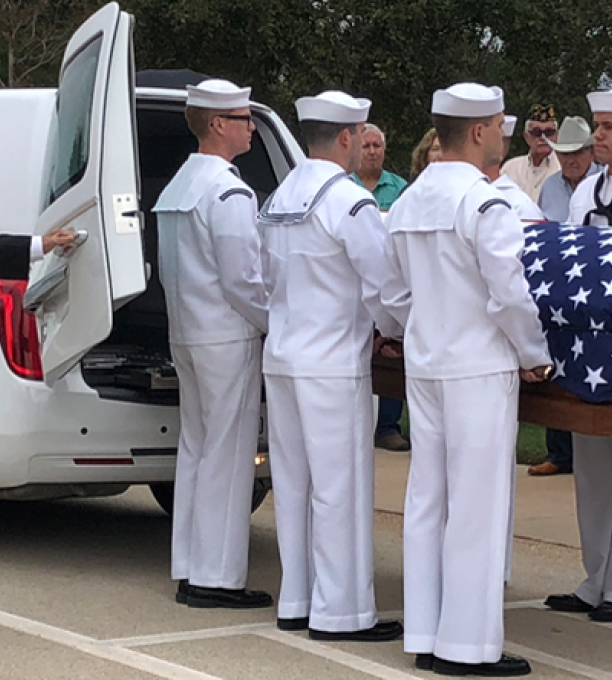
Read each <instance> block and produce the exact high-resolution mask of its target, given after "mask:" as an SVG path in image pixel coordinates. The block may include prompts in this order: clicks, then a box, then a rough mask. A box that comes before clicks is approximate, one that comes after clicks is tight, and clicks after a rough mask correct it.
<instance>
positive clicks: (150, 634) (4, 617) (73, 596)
mask: <svg viewBox="0 0 612 680" xmlns="http://www.w3.org/2000/svg"><path fill="white" fill-rule="evenodd" d="M406 460H407V459H406V458H405V457H399V456H397V457H393V456H383V455H381V456H379V460H378V462H377V468H378V473H377V474H378V480H377V481H378V488H377V506H378V507H379V508H381V507H384V508H385V511H379V512H377V514H376V534H375V535H376V588H377V602H378V607H379V612H380V614H381V616H395V615H401V611H400V610H401V608H402V571H401V569H402V555H401V551H402V541H401V538H402V527H401V524H402V518H401V515H400V514H398V513H399V511H401V495H402V488H401V484H399V483H397V482H396V483H395V485H393V484H391V482H389V483H386V482H385V479H386V477H385V475H387V476H389V478H392V479H398V478H400V477H401V474H403V473H404V472H405V471H406V470H407V465H406ZM529 483H531V482H529ZM526 484H527V483H526V482H525V483H520V484H519V487H520V489H523V491H521V493H520V494H519V504H518V507H517V517H518V518H519V522H517V526H518V525H519V524H520V522H521V521H530V522H532V524H533V516H534V514H537V513H534V512H533V511H530V510H529V509H528V508H527V505H528V503H532V502H533V498H532V499H531V501H528V500H524V502H523V503H521V499H527V498H528V497H529V494H527V493H526V492H525V490H524V489H525V486H526ZM555 484H556V487H555ZM569 485H571V479H566V480H560V481H557V482H552V484H550V483H548V482H544V483H543V484H542V485H541V486H540V487H533V486H531V487H530V488H532V489H534V488H535V489H536V491H534V492H533V496H534V498H535V497H537V498H538V499H539V503H540V507H539V512H541V514H542V516H543V520H546V519H547V507H546V490H547V489H551V488H552V489H553V491H554V490H555V489H556V488H557V487H558V488H559V489H561V490H563V488H565V487H568V486H569ZM570 488H571V487H570ZM551 493H552V492H551ZM553 495H554V494H553ZM570 505H571V503H570ZM566 506H567V507H569V506H568V505H567V503H566ZM548 514H550V512H548ZM572 522H574V523H575V519H574V518H571V519H570V520H569V523H570V524H571V523H572ZM566 523H567V522H566ZM557 524H559V522H558V521H557ZM529 526H531V525H529ZM0 527H1V528H0V566H1V575H2V576H1V579H0V649H1V650H2V653H1V654H0V680H13V679H14V680H64V679H66V680H81V679H83V680H85V679H87V680H90V679H91V678H96V680H106V679H107V678H112V679H115V678H117V679H121V680H132V679H134V680H145V679H154V678H168V679H173V680H258V679H260V678H261V679H264V678H265V679H266V680H277V679H278V680H307V679H308V680H311V679H312V678H316V679H317V680H345V679H346V680H348V679H349V678H350V679H351V680H367V679H371V678H380V679H381V680H400V679H401V680H411V679H413V678H427V677H441V676H434V675H433V674H431V673H427V672H422V671H415V670H414V668H413V657H412V656H410V655H407V654H404V652H403V650H402V643H401V641H397V642H392V643H384V644H369V645H368V644H355V643H344V644H322V643H316V642H312V641H310V640H309V639H308V637H307V635H306V634H305V633H297V634H296V633H293V634H290V633H282V632H280V631H278V630H277V629H276V626H275V620H276V619H275V617H276V613H275V611H274V609H266V610H255V611H247V612H237V611H226V610H193V609H189V608H187V607H184V606H180V605H177V604H175V602H174V585H173V584H172V583H171V581H170V580H169V576H168V574H169V545H170V521H169V519H168V518H167V517H166V516H165V515H164V513H163V512H162V511H161V510H160V509H159V508H158V506H157V505H156V503H155V501H154V500H153V498H152V496H151V495H150V493H149V491H148V489H147V488H133V489H131V490H130V491H128V492H127V493H126V494H124V495H123V496H121V497H117V498H111V499H100V500H71V501H60V502H53V503H0ZM536 529H537V527H536ZM545 529H546V525H545V524H544V530H541V529H537V531H536V530H534V532H532V533H534V534H535V538H534V537H532V536H528V537H527V538H518V539H517V540H516V543H515V560H514V573H513V578H512V581H511V583H510V585H509V587H508V589H507V592H506V600H507V607H506V639H507V644H506V650H507V651H509V652H515V653H519V654H522V655H524V656H526V657H528V658H529V659H530V660H531V662H532V666H533V670H534V672H533V674H532V676H531V677H532V678H538V679H539V678H542V679H547V680H548V679H550V680H553V679H558V680H561V679H566V678H567V679H570V678H592V679H594V680H612V626H611V625H602V624H596V623H593V622H591V621H589V620H588V619H587V618H586V617H585V616H584V615H562V614H557V613H553V612H549V611H545V610H544V609H543V607H542V605H541V602H542V599H543V598H544V597H545V596H546V595H547V594H549V593H550V592H570V591H571V590H572V588H573V587H574V586H575V585H576V584H577V583H578V582H579V580H580V579H581V578H582V568H581V564H580V552H579V550H578V549H577V548H576V546H575V545H573V544H572V542H575V538H574V536H575V527H574V526H569V528H568V532H567V533H568V536H569V537H570V538H569V539H568V540H567V541H565V542H564V541H563V540H559V538H563V537H562V535H561V533H562V532H561V531H560V530H559V531H558V532H557V534H558V535H557V534H553V538H554V540H543V539H542V538H541V537H539V536H538V531H540V533H543V534H546V531H545ZM517 534H518V535H521V532H520V531H517ZM249 585H251V586H252V587H255V588H263V589H266V590H269V591H270V592H271V593H272V594H273V595H274V596H277V594H278V585H279V561H278V552H277V548H276V539H275V532H274V511H273V504H272V502H271V498H268V500H267V501H266V502H265V503H264V505H263V506H262V508H260V510H258V511H257V512H256V513H255V515H254V516H253V529H252V536H251V570H250V583H249Z"/></svg>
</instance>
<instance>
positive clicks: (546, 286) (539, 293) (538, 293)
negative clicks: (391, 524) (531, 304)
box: [532, 281, 554, 302]
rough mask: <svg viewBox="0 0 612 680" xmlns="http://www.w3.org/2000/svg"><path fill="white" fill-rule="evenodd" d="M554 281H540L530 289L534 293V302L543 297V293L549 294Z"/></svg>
mask: <svg viewBox="0 0 612 680" xmlns="http://www.w3.org/2000/svg"><path fill="white" fill-rule="evenodd" d="M553 283H554V281H551V282H550V283H544V281H542V283H541V284H540V285H539V286H538V287H537V288H536V289H535V290H533V291H532V293H533V294H534V295H535V299H536V302H537V301H538V300H539V299H540V298H541V297H543V296H544V295H550V289H551V288H552V286H553Z"/></svg>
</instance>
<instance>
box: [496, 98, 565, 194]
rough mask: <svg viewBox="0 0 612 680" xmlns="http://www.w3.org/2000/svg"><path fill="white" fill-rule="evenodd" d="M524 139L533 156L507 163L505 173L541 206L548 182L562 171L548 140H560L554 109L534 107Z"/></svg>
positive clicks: (527, 123) (522, 157)
mask: <svg viewBox="0 0 612 680" xmlns="http://www.w3.org/2000/svg"><path fill="white" fill-rule="evenodd" d="M523 138H524V139H525V141H526V142H527V145H528V146H529V153H528V154H526V155H525V156H517V157H516V158H511V159H510V160H509V161H506V162H505V163H504V165H503V166H502V169H501V173H502V175H508V177H510V178H511V179H512V180H514V182H516V184H518V186H519V187H520V188H521V189H522V190H523V191H524V192H525V193H526V194H528V196H529V197H530V198H531V200H532V201H534V202H536V203H537V202H538V198H539V197H540V191H541V190H542V185H543V184H544V182H545V180H546V179H548V178H549V177H550V176H551V175H554V174H555V172H558V171H559V170H560V169H561V168H560V166H559V161H558V160H557V157H556V156H555V154H554V152H553V150H552V148H551V147H550V146H549V145H548V143H547V140H548V139H552V140H553V141H554V140H556V138H557V117H556V115H555V109H554V108H553V107H552V106H550V105H548V106H542V105H541V104H535V105H534V106H532V107H531V108H530V109H529V115H528V118H527V120H526V121H525V131H524V132H523Z"/></svg>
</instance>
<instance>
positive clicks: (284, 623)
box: [259, 91, 408, 642]
mask: <svg viewBox="0 0 612 680" xmlns="http://www.w3.org/2000/svg"><path fill="white" fill-rule="evenodd" d="M370 104H371V102H370V101H369V100H368V99H355V98H353V97H351V96H350V95H348V94H345V93H344V92H336V91H331V92H323V93H322V94H320V95H318V96H316V97H302V98H301V99H298V100H297V102H296V108H297V114H298V120H299V121H300V128H301V132H302V136H303V137H304V140H305V142H306V145H307V147H308V151H309V156H310V157H309V158H308V159H307V160H305V161H302V162H301V163H300V164H299V165H298V166H297V167H296V168H294V169H293V170H292V171H291V172H290V173H289V175H288V176H287V177H286V178H285V180H284V181H283V182H282V184H281V185H280V186H279V188H278V189H277V191H276V192H275V193H274V194H272V196H271V197H270V198H269V199H268V201H267V202H266V204H265V205H264V207H263V208H262V210H261V212H260V214H259V226H260V229H261V231H262V234H263V237H262V241H263V257H264V276H265V279H266V284H267V286H268V289H269V291H270V330H269V332H268V337H267V339H266V344H265V348H264V360H263V371H264V374H265V377H266V395H267V403H268V417H269V443H270V462H271V465H272V478H273V482H274V505H275V510H276V527H277V534H278V545H279V551H280V557H281V564H282V571H283V575H282V582H281V592H280V597H279V603H278V627H279V628H281V629H282V630H300V629H307V628H309V629H310V630H309V635H310V637H311V638H313V639H316V640H329V641H340V640H355V641H361V642H377V641H384V640H393V639H395V638H397V637H399V636H400V635H401V634H402V626H401V624H400V623H399V622H397V621H387V622H377V616H376V605H375V601H374V583H373V581H374V559H373V547H374V546H373V514H374V477H373V473H374V469H373V468H374V452H373V422H372V421H373V414H372V382H371V360H372V343H373V337H372V336H373V320H375V321H376V323H377V325H378V327H379V329H380V330H381V332H382V333H383V335H384V336H395V337H397V336H401V334H402V330H403V328H402V326H401V325H400V324H399V323H397V322H396V321H395V320H394V319H393V318H392V317H391V315H390V314H389V313H388V312H386V311H385V310H384V308H383V306H382V303H381V300H380V293H379V291H380V288H381V285H382V277H383V276H384V272H385V258H384V242H385V236H386V230H385V227H384V225H383V223H382V220H381V218H380V214H379V211H378V205H377V203H376V201H375V200H374V198H373V197H372V194H370V192H369V191H368V190H367V189H365V188H363V187H360V186H358V185H357V184H356V183H355V182H353V181H352V180H351V179H350V177H349V175H348V173H351V172H354V171H355V170H356V169H357V168H358V167H359V164H360V163H361V154H362V135H363V131H364V125H365V122H366V121H367V118H368V112H369V110H370ZM403 314H404V320H405V318H406V317H407V315H408V310H407V305H404V312H403Z"/></svg>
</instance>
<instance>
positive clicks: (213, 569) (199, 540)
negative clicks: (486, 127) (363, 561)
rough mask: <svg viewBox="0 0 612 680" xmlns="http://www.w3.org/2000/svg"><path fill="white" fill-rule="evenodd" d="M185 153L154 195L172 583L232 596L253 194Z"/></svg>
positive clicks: (240, 505)
mask: <svg viewBox="0 0 612 680" xmlns="http://www.w3.org/2000/svg"><path fill="white" fill-rule="evenodd" d="M235 173H237V170H236V168H235V167H234V166H232V165H231V164H230V163H228V162H227V161H225V160H224V159H222V158H220V157H218V156H210V155H205V154H200V153H197V154H192V155H191V156H190V157H189V159H188V160H187V161H186V162H185V164H184V165H183V166H182V167H181V169H180V170H179V171H178V173H177V174H176V176H175V177H174V179H173V180H172V181H171V182H170V184H169V185H168V186H167V187H166V189H165V190H164V191H163V193H162V194H161V196H160V198H159V200H158V202H157V204H156V206H155V208H154V210H155V211H156V212H157V213H158V231H159V264H160V279H161V282H162V285H163V287H164V291H165V295H166V303H167V307H168V320H169V331H170V348H171V351H172V357H173V360H174V363H175V366H176V371H177V374H178V377H179V383H180V402H181V436H180V441H179V448H178V458H177V468H176V483H175V501H174V515H173V531H172V578H174V579H188V580H189V582H190V584H192V585H196V586H205V587H211V588H213V587H217V588H232V589H234V588H235V589H239V588H244V586H245V583H246V577H247V557H248V546H249V526H250V512H251V498H252V489H253V476H254V458H255V455H256V451H257V431H258V423H259V401H260V390H261V377H260V372H261V333H262V332H265V331H266V329H267V307H266V294H265V289H264V286H263V281H262V278H261V261H260V242H259V236H258V234H257V228H256V223H255V217H256V210H257V206H256V199H255V196H254V194H253V191H252V190H251V189H249V188H248V187H247V185H246V184H245V183H244V182H243V181H242V180H241V179H240V178H239V177H238V176H237V174H235Z"/></svg>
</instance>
